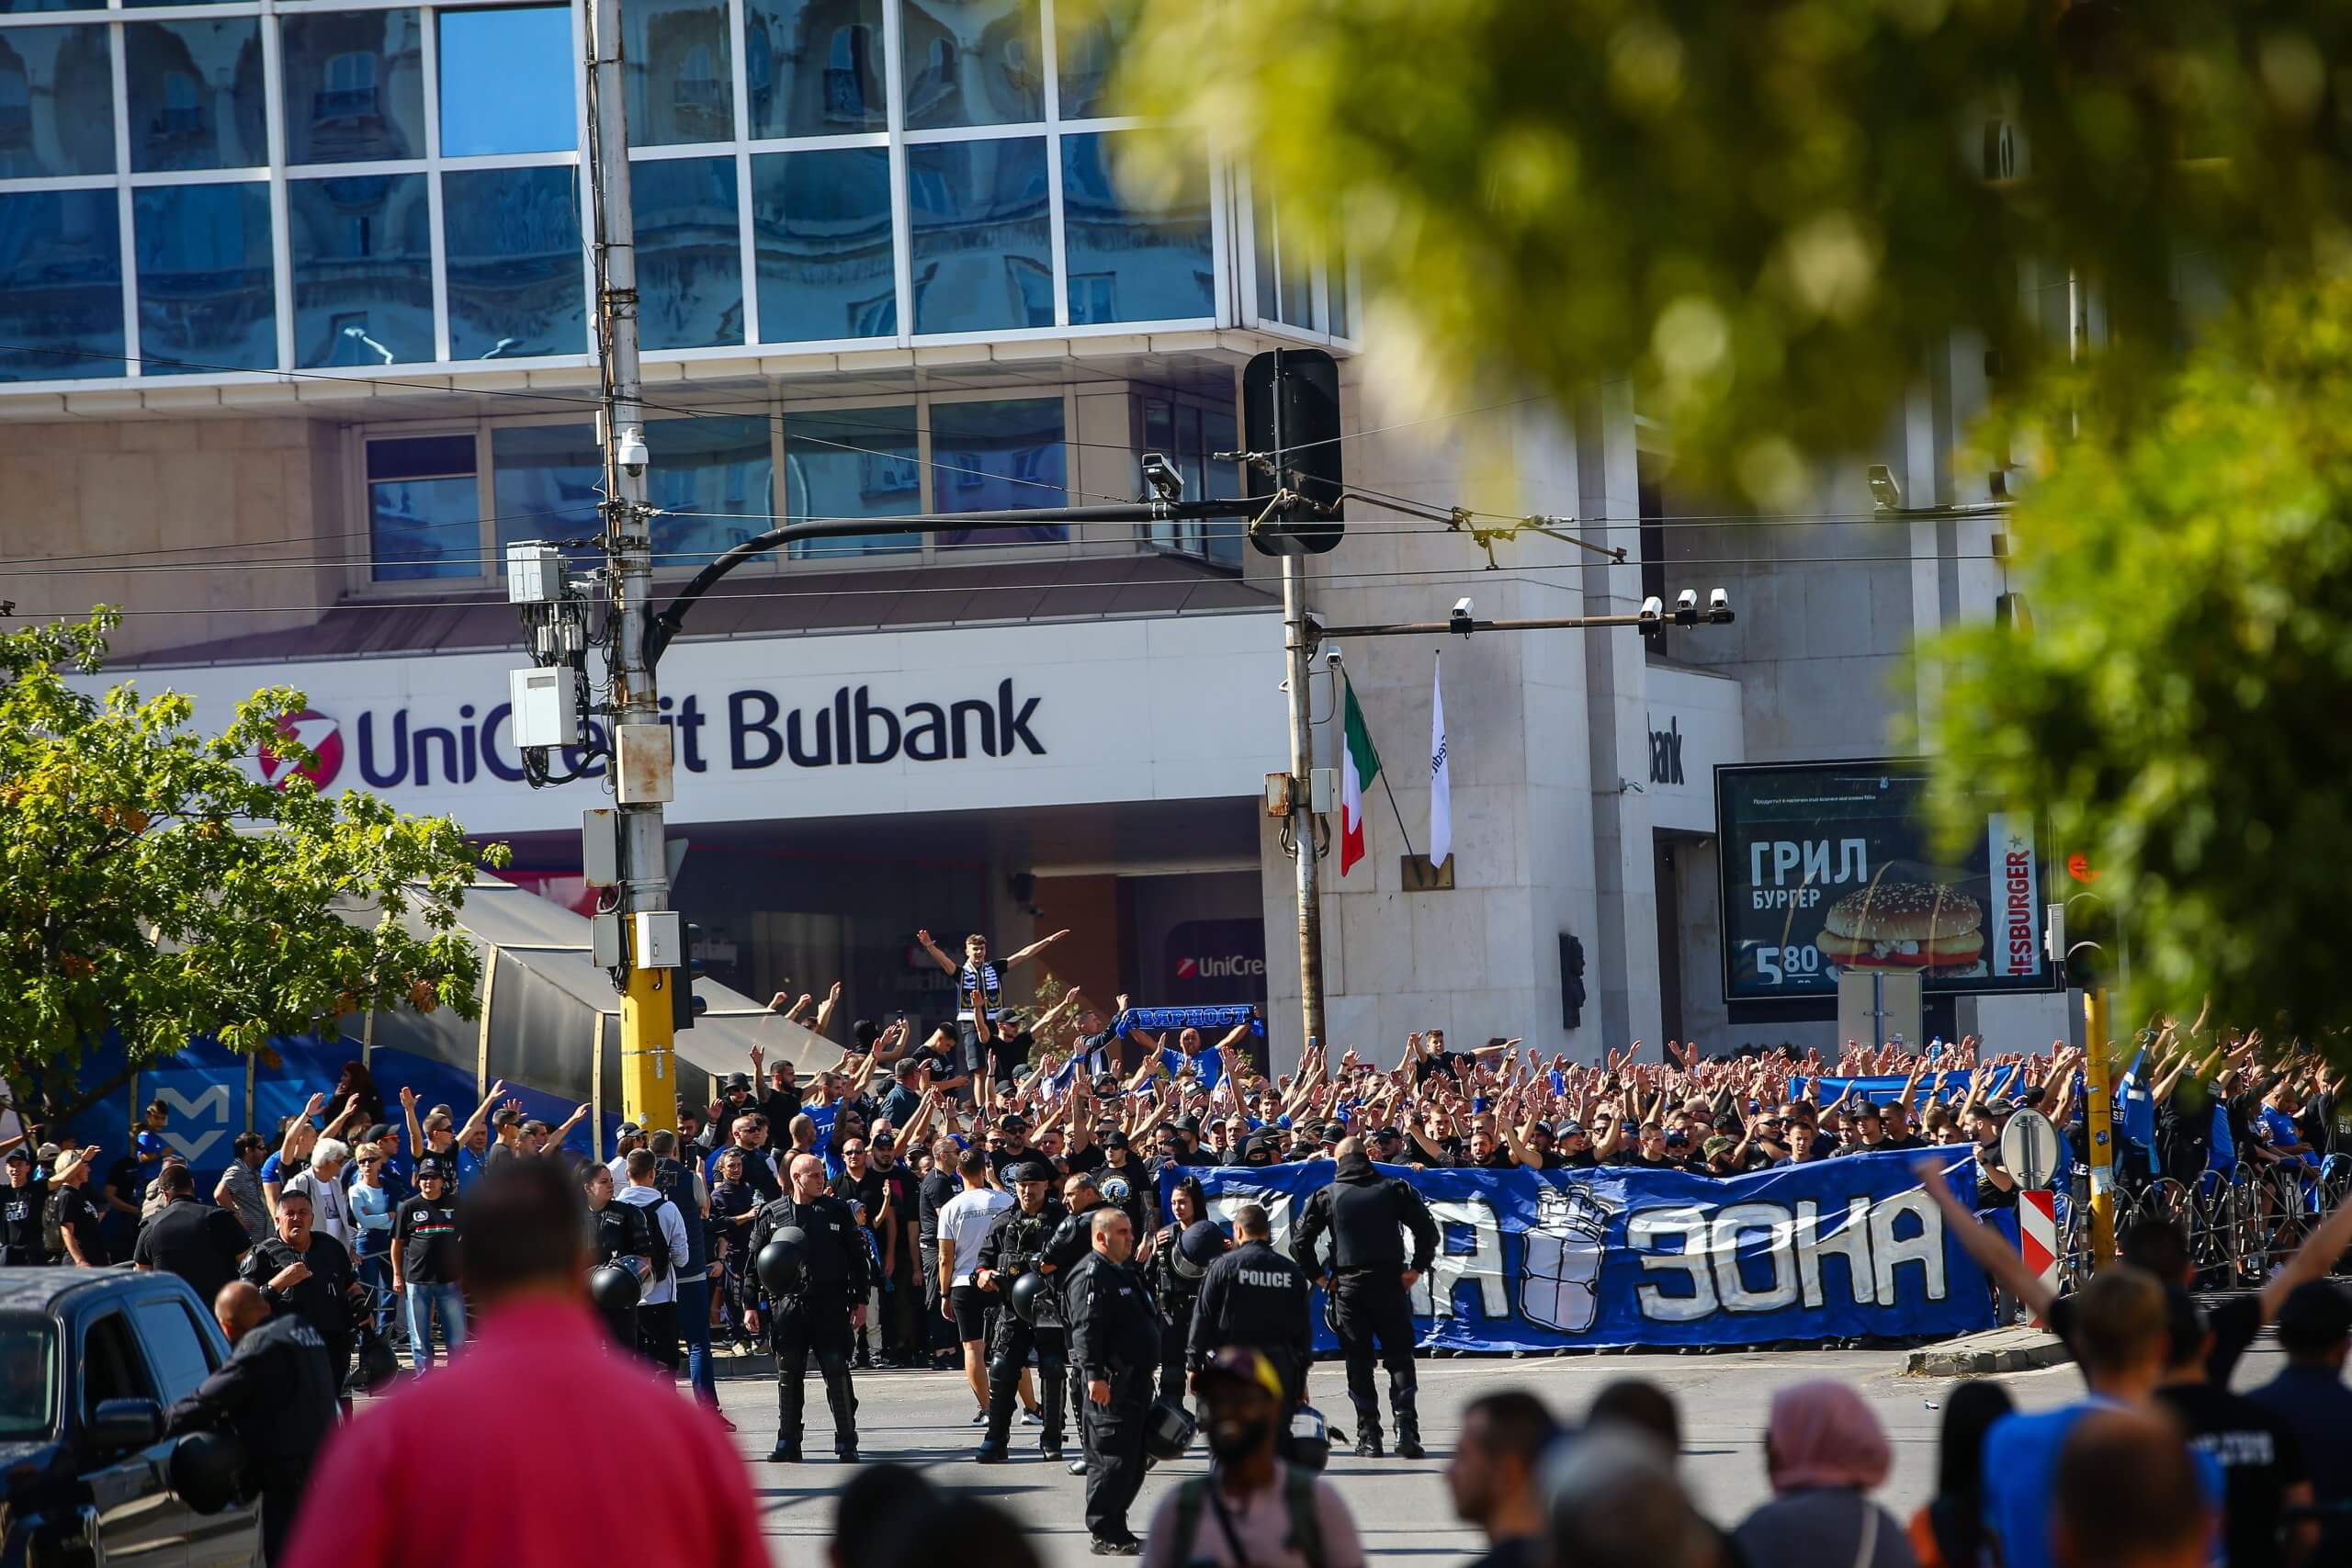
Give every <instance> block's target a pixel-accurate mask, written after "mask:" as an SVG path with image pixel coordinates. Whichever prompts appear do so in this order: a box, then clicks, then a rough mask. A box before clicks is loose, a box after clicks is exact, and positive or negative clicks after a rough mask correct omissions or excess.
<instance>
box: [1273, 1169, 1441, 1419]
mask: <svg viewBox="0 0 2352 1568" xmlns="http://www.w3.org/2000/svg"><path fill="white" fill-rule="evenodd" d="M1333 1154H1334V1156H1335V1157H1336V1159H1337V1162H1338V1171H1337V1173H1336V1174H1335V1176H1334V1177H1333V1179H1332V1181H1331V1185H1330V1186H1329V1187H1326V1188H1324V1189H1323V1190H1321V1191H1319V1192H1317V1193H1316V1194H1315V1196H1314V1197H1313V1198H1311V1199H1309V1200H1308V1201H1307V1204H1306V1216H1305V1217H1304V1218H1303V1219H1301V1220H1300V1221H1299V1225H1298V1240H1297V1245H1296V1247H1295V1249H1294V1250H1295V1251H1296V1253H1297V1254H1298V1260H1299V1261H1300V1262H1301V1263H1303V1264H1305V1265H1306V1271H1307V1273H1308V1274H1309V1275H1311V1276H1313V1277H1314V1278H1316V1279H1318V1280H1324V1282H1325V1287H1326V1288H1327V1289H1328V1290H1329V1292H1331V1327H1332V1330H1333V1332H1335V1333H1336V1334H1338V1335H1339V1337H1340V1353H1341V1354H1342V1355H1343V1356H1344V1357H1345V1358H1346V1359H1347V1363H1348V1400H1349V1402H1350V1403H1351V1404H1353V1405H1354V1406H1355V1407H1356V1422H1357V1432H1356V1452H1357V1453H1359V1454H1362V1455H1364V1456H1365V1457H1367V1458H1371V1459H1378V1458H1379V1457H1380V1451H1381V1450H1380V1395H1379V1393H1377V1392H1376V1391H1375V1390H1374V1387H1373V1382H1372V1362H1373V1355H1374V1344H1375V1343H1377V1345H1378V1348H1379V1358H1380V1361H1381V1364H1382V1365H1383V1366H1385V1367H1386V1368H1387V1369H1388V1402H1389V1404H1391V1405H1393V1406H1394V1407H1395V1409H1396V1413H1397V1458H1399V1459H1419V1458H1420V1457H1421V1456H1422V1455H1423V1453H1424V1452H1426V1450H1424V1449H1423V1448H1422V1447H1421V1418H1420V1414H1419V1411H1417V1410H1416V1409H1415V1408H1414V1404H1413V1401H1414V1393H1415V1390H1416V1389H1417V1388H1418V1386H1419V1381H1418V1379H1417V1378H1416V1377H1415V1375H1414V1371H1413V1306H1412V1301H1411V1298H1410V1296H1409V1294H1408V1292H1410V1291H1411V1290H1412V1288H1413V1286H1414V1285H1415V1284H1416V1283H1418V1282H1419V1280H1420V1277H1421V1276H1422V1274H1424V1273H1426V1272H1427V1271H1428V1269H1429V1266H1430V1259H1431V1258H1435V1257H1436V1256H1437V1239H1438V1238H1437V1222H1436V1221H1435V1220H1433V1219H1431V1218H1430V1210H1429V1205H1428V1204H1426V1203H1424V1202H1422V1201H1421V1195H1420V1194H1419V1193H1418V1192H1416V1191H1414V1190H1413V1189H1412V1188H1411V1187H1410V1186H1409V1185H1408V1184H1407V1183H1406V1182H1404V1181H1403V1180H1401V1179H1397V1178H1394V1177H1384V1176H1382V1175H1381V1174H1380V1173H1379V1172H1378V1171H1376V1170H1374V1168H1373V1166H1372V1161H1371V1159H1370V1158H1368V1157H1367V1156H1365V1154H1364V1152H1363V1142H1362V1141H1361V1140H1360V1139H1356V1138H1343V1139H1341V1140H1340V1146H1339V1147H1338V1148H1337V1149H1335V1150H1334V1151H1333ZM1400 1229H1404V1230H1410V1231H1411V1232H1412V1233H1413V1258H1412V1261H1411V1263H1410V1264H1408V1263H1407V1262H1406V1260H1405V1245H1404V1240H1403V1238H1402V1237H1401V1236H1400V1235H1398V1234H1397V1233H1398V1231H1399V1230H1400ZM1327 1230H1328V1231H1329V1232H1330V1233H1331V1236H1332V1249H1331V1258H1330V1261H1329V1263H1328V1264H1327V1263H1326V1262H1325V1261H1324V1259H1323V1258H1322V1247H1321V1243H1322V1239H1323V1233H1324V1232H1325V1231H1327Z"/></svg>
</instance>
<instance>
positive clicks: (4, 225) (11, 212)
mask: <svg viewBox="0 0 2352 1568" xmlns="http://www.w3.org/2000/svg"><path fill="white" fill-rule="evenodd" d="M0 341H5V342H6V343H7V344H8V345H9V346H8V347H6V348H0V381H49V380H56V379H62V378H67V377H78V376H119V375H120V374H122V361H121V355H122V351H123V347H122V220H121V214H120V211H119V209H118V207H117V206H116V203H115V195H114V192H113V191H111V190H36V191H19V192H17V193H15V194H13V195H0Z"/></svg>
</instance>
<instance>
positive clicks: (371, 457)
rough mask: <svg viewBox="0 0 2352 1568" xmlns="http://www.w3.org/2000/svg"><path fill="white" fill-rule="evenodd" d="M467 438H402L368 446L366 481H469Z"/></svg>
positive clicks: (471, 447) (471, 445) (471, 471)
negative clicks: (454, 479) (451, 479)
mask: <svg viewBox="0 0 2352 1568" xmlns="http://www.w3.org/2000/svg"><path fill="white" fill-rule="evenodd" d="M473 474H474V438H473V437H472V436H470V435H405V436H401V437H399V438H397V439H392V440H385V441H370V442H369V443H368V479H449V478H457V479H471V478H473Z"/></svg>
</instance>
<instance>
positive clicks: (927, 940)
mask: <svg viewBox="0 0 2352 1568" xmlns="http://www.w3.org/2000/svg"><path fill="white" fill-rule="evenodd" d="M915 941H916V942H920V943H921V944H922V950H923V951H924V952H925V953H930V954H931V959H932V962H933V963H934V964H938V965H939V966H940V967H941V968H942V969H944V970H946V971H947V973H948V974H950V975H954V974H956V971H957V970H958V969H959V968H961V967H962V966H961V965H960V964H957V963H956V961H955V960H954V959H952V958H950V957H948V956H947V954H945V953H942V952H940V951H939V944H938V943H937V942H933V941H932V940H931V933H930V932H929V931H917V932H915Z"/></svg>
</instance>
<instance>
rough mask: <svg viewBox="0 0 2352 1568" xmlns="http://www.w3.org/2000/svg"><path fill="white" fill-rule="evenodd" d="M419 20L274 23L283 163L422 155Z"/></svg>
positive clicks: (399, 16)
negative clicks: (282, 90) (281, 87)
mask: <svg viewBox="0 0 2352 1568" xmlns="http://www.w3.org/2000/svg"><path fill="white" fill-rule="evenodd" d="M418 15H419V14H418V13H417V12H415V11H346V12H329V13H327V14H326V15H324V16H300V17H286V18H285V19H284V20H282V21H281V22H279V23H278V29H279V30H278V55H279V61H280V65H281V69H282V72H283V76H282V80H283V81H284V82H285V85H286V161H287V162H288V163H289V164H349V163H356V162H357V161H358V160H360V159H362V158H422V157H424V32H423V24H422V23H421V22H420V21H419V20H418Z"/></svg>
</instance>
